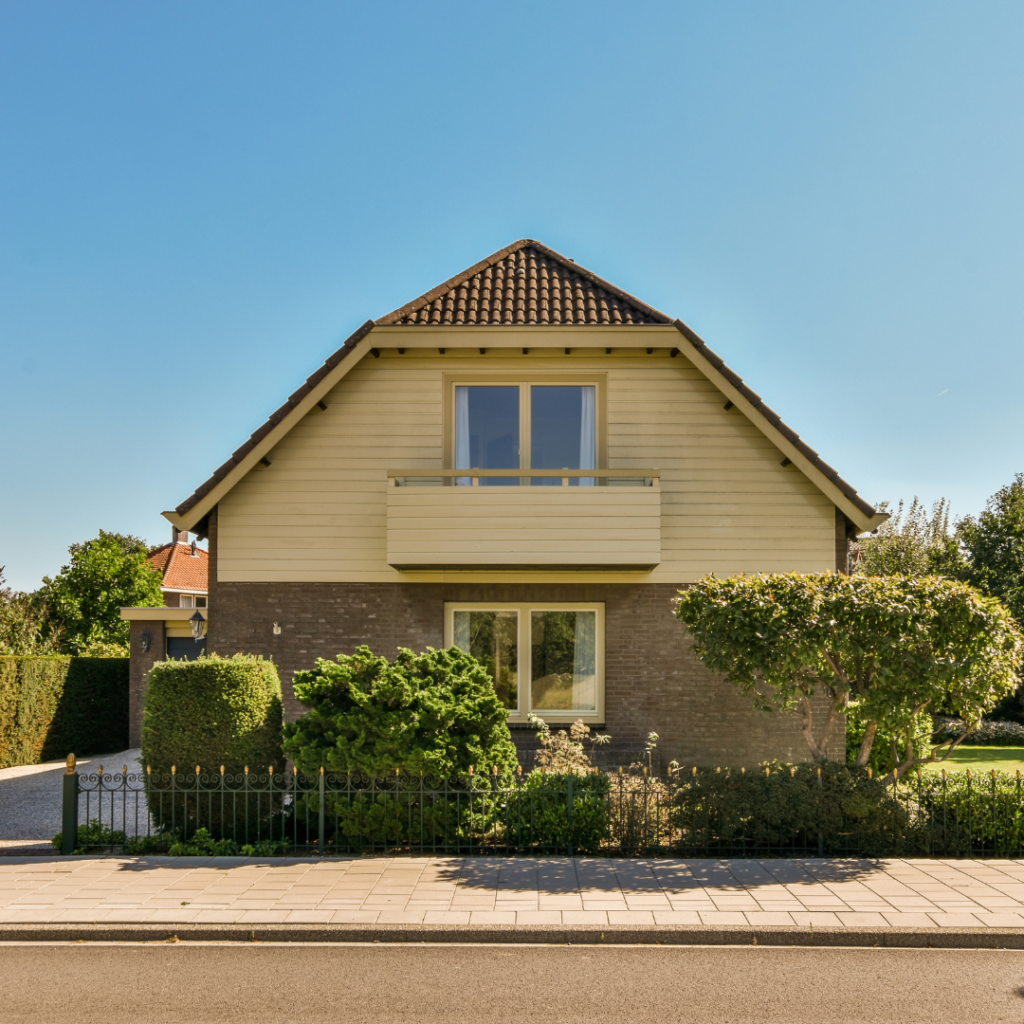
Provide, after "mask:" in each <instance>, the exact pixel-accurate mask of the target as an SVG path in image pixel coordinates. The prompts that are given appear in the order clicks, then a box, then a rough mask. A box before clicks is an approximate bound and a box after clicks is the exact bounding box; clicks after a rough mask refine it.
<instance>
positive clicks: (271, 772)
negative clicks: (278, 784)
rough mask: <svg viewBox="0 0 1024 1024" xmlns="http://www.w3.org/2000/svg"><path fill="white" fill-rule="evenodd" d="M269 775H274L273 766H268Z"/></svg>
mask: <svg viewBox="0 0 1024 1024" xmlns="http://www.w3.org/2000/svg"><path fill="white" fill-rule="evenodd" d="M270 774H271V775H273V774H274V766H273V765H270Z"/></svg>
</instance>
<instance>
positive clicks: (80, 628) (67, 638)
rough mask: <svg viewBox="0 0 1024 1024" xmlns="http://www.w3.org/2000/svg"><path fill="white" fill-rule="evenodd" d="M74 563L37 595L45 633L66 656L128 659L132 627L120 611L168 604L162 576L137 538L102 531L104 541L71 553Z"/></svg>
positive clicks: (89, 542) (46, 580)
mask: <svg viewBox="0 0 1024 1024" xmlns="http://www.w3.org/2000/svg"><path fill="white" fill-rule="evenodd" d="M68 553H69V554H70V555H71V561H70V562H69V563H68V564H67V565H65V566H64V567H63V568H62V569H61V571H60V573H59V574H58V575H57V576H55V577H54V578H53V579H51V578H50V577H49V576H46V577H44V578H43V586H42V588H41V589H40V590H39V591H37V592H36V594H35V595H34V596H35V598H36V600H38V601H40V602H41V603H42V604H44V605H45V608H46V630H47V633H48V634H49V635H55V634H59V636H60V648H61V651H62V653H64V654H91V653H94V652H97V651H99V652H101V653H100V656H101V657H113V656H116V655H121V654H123V655H124V656H127V654H128V636H129V630H130V624H129V623H128V622H125V621H123V620H122V619H121V608H122V607H131V608H147V607H153V606H159V605H162V604H163V603H164V595H163V592H162V591H161V589H160V584H161V582H162V577H161V575H160V573H159V571H158V570H156V569H154V568H153V566H151V565H150V564H149V562H148V561H147V559H146V544H145V542H144V541H141V540H139V538H138V537H131V536H127V535H125V534H120V533H107V531H106V530H100V535H99V537H97V538H95V539H94V540H87V541H85V543H83V544H72V545H71V546H70V547H69V548H68Z"/></svg>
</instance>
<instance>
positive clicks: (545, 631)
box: [445, 602, 604, 722]
mask: <svg viewBox="0 0 1024 1024" xmlns="http://www.w3.org/2000/svg"><path fill="white" fill-rule="evenodd" d="M445 643H446V645H448V646H455V647H459V648H461V649H462V650H464V651H466V652H467V653H469V654H472V655H473V656H474V657H475V658H477V659H479V661H480V662H481V663H482V664H483V665H484V666H485V667H486V668H487V671H488V672H489V673H490V675H491V678H493V679H494V689H495V691H496V692H497V694H498V696H499V697H500V698H501V700H502V703H504V705H505V707H507V708H508V709H509V712H510V714H509V719H510V721H524V722H525V721H526V719H527V717H528V716H529V715H530V714H531V713H533V714H537V715H540V717H541V718H544V719H546V720H549V721H552V722H566V721H574V720H575V719H577V718H582V719H583V720H584V721H595V722H596V721H602V720H603V715H604V605H603V604H542V603H537V602H528V603H522V604H520V603H516V604H511V603H502V602H492V603H487V604H483V603H480V604H477V603H474V604H458V603H455V602H450V603H448V604H446V605H445Z"/></svg>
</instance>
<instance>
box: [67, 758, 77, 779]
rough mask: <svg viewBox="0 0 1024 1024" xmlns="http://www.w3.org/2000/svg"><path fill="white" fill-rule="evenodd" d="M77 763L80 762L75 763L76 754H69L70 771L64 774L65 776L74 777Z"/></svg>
mask: <svg viewBox="0 0 1024 1024" xmlns="http://www.w3.org/2000/svg"><path fill="white" fill-rule="evenodd" d="M77 763H78V762H77V761H75V755H74V754H68V760H67V765H68V770H67V771H66V772H65V773H64V774H65V775H74V774H75V765H76V764H77Z"/></svg>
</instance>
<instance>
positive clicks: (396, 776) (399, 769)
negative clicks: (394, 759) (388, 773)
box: [395, 768, 402, 779]
mask: <svg viewBox="0 0 1024 1024" xmlns="http://www.w3.org/2000/svg"><path fill="white" fill-rule="evenodd" d="M401 770H402V769H401V768H396V769H395V778H396V779H397V778H398V773H399V772H400V771H401Z"/></svg>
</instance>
